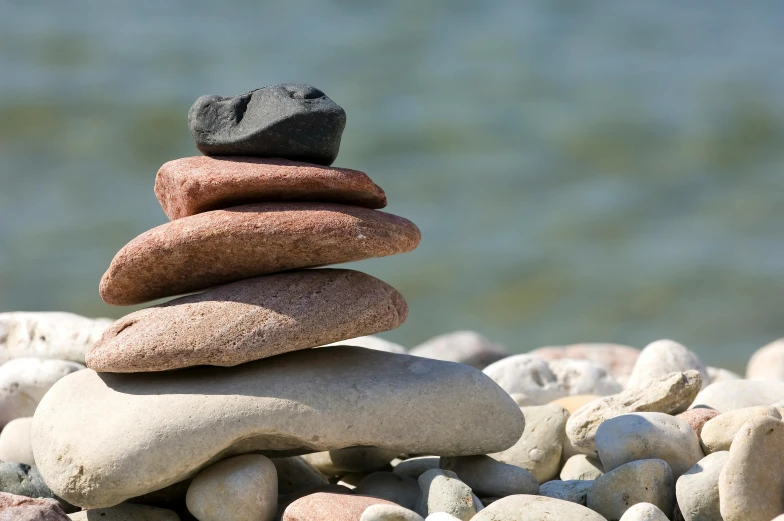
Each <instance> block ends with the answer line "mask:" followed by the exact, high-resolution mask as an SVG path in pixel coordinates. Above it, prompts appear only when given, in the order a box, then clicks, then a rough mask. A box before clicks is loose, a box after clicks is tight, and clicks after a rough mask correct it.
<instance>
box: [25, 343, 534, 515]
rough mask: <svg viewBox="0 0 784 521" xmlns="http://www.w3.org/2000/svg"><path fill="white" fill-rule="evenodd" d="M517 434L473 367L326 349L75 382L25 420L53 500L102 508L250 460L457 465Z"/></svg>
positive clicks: (518, 422) (517, 419) (507, 409)
mask: <svg viewBox="0 0 784 521" xmlns="http://www.w3.org/2000/svg"><path fill="white" fill-rule="evenodd" d="M465 418H471V422H470V424H469V423H466V421H465ZM346 425H352V426H353V428H352V429H346ZM488 426H492V428H488ZM522 431H523V415H522V413H521V412H520V409H519V408H518V407H517V406H516V405H515V403H514V402H513V401H512V399H511V398H510V397H509V396H508V395H507V394H506V393H504V392H503V390H502V389H500V388H499V387H498V386H497V385H495V384H494V383H493V382H492V381H491V380H490V379H489V378H487V377H486V376H485V375H484V374H482V373H481V372H480V371H478V370H476V369H474V368H472V367H468V366H465V365H460V364H451V363H447V362H440V361H437V360H428V359H423V358H419V357H412V356H408V355H399V354H390V353H384V352H381V351H373V350H370V349H362V348H357V347H328V348H321V349H310V350H305V351H298V352H294V353H287V354H283V355H278V356H276V357H273V358H269V359H266V360H261V361H258V362H250V363H247V364H242V365H240V366H236V367H232V368H214V367H199V368H192V369H183V370H179V371H177V372H176V373H167V372H158V373H137V374H131V375H124V374H117V373H100V374H99V373H95V372H94V371H92V370H85V371H80V372H77V373H74V374H73V375H70V376H69V377H67V378H65V379H63V380H61V381H60V382H58V384H56V385H55V386H54V387H53V388H52V390H51V391H50V392H49V393H48V394H47V395H46V396H45V397H44V399H43V400H42V401H41V404H40V405H39V407H38V409H37V410H36V414H35V420H34V422H33V452H34V454H35V459H36V462H37V463H38V466H39V469H40V470H41V473H42V475H43V476H44V478H45V479H46V481H47V483H48V484H49V485H50V487H52V490H54V492H56V493H58V494H59V495H61V496H62V497H64V498H65V499H66V500H69V501H71V502H72V503H75V504H80V505H81V506H87V507H103V506H109V505H114V504H117V503H119V502H120V501H123V500H124V499H127V498H129V497H134V496H138V495H141V494H144V493H146V492H150V491H152V490H157V489H160V488H163V487H165V486H167V485H170V484H172V483H175V482H177V481H181V480H183V479H185V478H186V477H189V476H191V475H192V474H193V473H195V472H196V471H198V470H199V469H201V468H203V467H205V466H206V465H208V464H210V463H211V462H213V461H215V460H217V459H221V458H225V457H227V456H230V455H233V454H238V453H245V452H249V451H252V450H257V451H263V452H265V454H267V455H271V456H277V457H280V456H286V455H292V453H294V454H296V453H297V452H308V451H324V450H335V449H339V448H343V447H350V446H375V447H379V448H383V449H387V450H392V451H399V452H401V453H414V454H416V453H420V454H439V455H446V456H450V455H452V456H458V455H468V454H482V453H488V452H496V451H498V450H503V449H505V448H507V447H509V446H511V445H512V444H514V443H515V442H516V441H517V440H518V439H519V438H520V435H521V434H522ZM84 432H90V433H91V435H90V436H84ZM455 432H460V436H455V435H454V433H455ZM142 476H143V478H142ZM93 483H100V486H94V485H91V484H93Z"/></svg>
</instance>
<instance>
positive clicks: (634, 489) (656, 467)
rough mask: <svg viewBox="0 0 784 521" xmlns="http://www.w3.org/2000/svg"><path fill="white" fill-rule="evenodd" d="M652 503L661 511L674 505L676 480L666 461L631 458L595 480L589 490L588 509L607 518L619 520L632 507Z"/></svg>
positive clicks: (666, 510)
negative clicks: (631, 459)
mask: <svg viewBox="0 0 784 521" xmlns="http://www.w3.org/2000/svg"><path fill="white" fill-rule="evenodd" d="M637 503H651V504H654V505H656V506H657V507H659V509H661V510H662V512H672V509H673V507H674V505H675V481H674V480H673V477H672V470H671V469H670V466H669V465H668V464H667V462H666V461H664V460H660V459H646V460H640V461H632V462H631V463H626V464H625V465H621V466H620V467H618V468H616V469H614V470H611V471H609V472H607V474H605V475H603V476H600V477H599V478H597V479H596V482H595V483H594V486H593V488H592V489H591V490H590V491H589V492H588V503H587V504H588V508H590V509H591V510H593V511H595V512H598V513H599V514H601V515H602V516H604V517H605V519H606V520H607V521H619V520H620V519H621V517H622V516H623V514H624V513H625V512H626V510H628V509H629V507H630V506H632V505H635V504H637Z"/></svg>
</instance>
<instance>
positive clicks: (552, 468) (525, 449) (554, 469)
mask: <svg viewBox="0 0 784 521" xmlns="http://www.w3.org/2000/svg"><path fill="white" fill-rule="evenodd" d="M521 410H522V411H523V416H524V417H525V430H524V431H523V435H522V436H521V437H520V439H519V440H517V443H515V444H514V445H513V446H512V447H510V448H508V449H506V450H504V451H502V452H497V453H494V454H490V457H492V458H493V459H496V460H498V461H501V462H503V463H509V464H511V465H516V466H518V467H522V468H524V469H526V470H527V471H528V472H530V473H531V474H533V476H534V477H535V478H536V480H537V481H538V482H539V483H544V482H545V481H549V480H551V479H553V478H554V477H556V476H557V475H558V470H559V468H560V462H561V451H562V450H563V441H564V438H565V434H564V427H565V426H566V420H567V419H568V418H569V413H568V412H567V411H566V409H564V408H563V407H561V406H559V405H552V404H551V405H539V406H533V407H522V408H521ZM520 493H523V492H520ZM524 493H525V494H531V493H532V492H524ZM488 495H493V494H488Z"/></svg>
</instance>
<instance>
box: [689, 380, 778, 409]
mask: <svg viewBox="0 0 784 521" xmlns="http://www.w3.org/2000/svg"><path fill="white" fill-rule="evenodd" d="M780 400H784V382H777V381H757V380H727V381H724V382H716V383H714V384H711V385H709V386H707V387H705V388H704V389H703V390H702V391H700V394H698V395H697V398H695V399H694V403H693V404H692V406H691V407H692V408H697V407H703V406H707V407H711V408H713V409H716V410H717V411H719V412H727V411H731V410H733V409H742V408H744V407H753V406H755V405H771V404H774V403H776V402H778V401H780Z"/></svg>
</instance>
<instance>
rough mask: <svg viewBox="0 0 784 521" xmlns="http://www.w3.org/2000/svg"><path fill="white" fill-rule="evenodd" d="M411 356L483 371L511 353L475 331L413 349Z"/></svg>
mask: <svg viewBox="0 0 784 521" xmlns="http://www.w3.org/2000/svg"><path fill="white" fill-rule="evenodd" d="M411 354H412V355H414V356H422V357H425V358H432V359H434V360H443V361H445V362H457V363H459V364H466V365H470V366H472V367H476V368H477V369H483V368H485V367H486V366H488V365H490V364H492V363H493V362H496V361H498V360H500V359H502V358H506V357H507V356H509V351H507V349H506V348H505V347H503V346H501V345H499V344H496V343H493V342H491V341H490V340H488V339H487V338H485V337H483V336H482V335H480V334H479V333H476V332H474V331H454V332H452V333H445V334H443V335H438V336H436V337H433V338H431V339H430V340H428V341H426V342H423V343H422V344H419V345H418V346H416V347H413V348H412V349H411Z"/></svg>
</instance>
